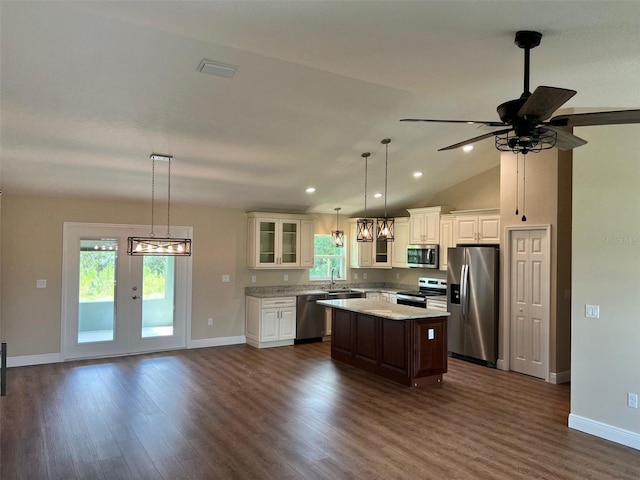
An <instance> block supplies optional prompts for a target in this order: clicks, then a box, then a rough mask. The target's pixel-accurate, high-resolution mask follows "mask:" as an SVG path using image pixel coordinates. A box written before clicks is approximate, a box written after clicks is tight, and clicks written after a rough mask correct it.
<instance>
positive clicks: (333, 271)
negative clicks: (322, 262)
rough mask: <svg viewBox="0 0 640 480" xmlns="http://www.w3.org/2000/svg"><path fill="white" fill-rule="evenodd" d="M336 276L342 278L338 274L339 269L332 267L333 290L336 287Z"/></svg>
mask: <svg viewBox="0 0 640 480" xmlns="http://www.w3.org/2000/svg"><path fill="white" fill-rule="evenodd" d="M334 273H335V274H336V276H337V277H338V278H340V273H339V272H338V267H331V288H333V287H335V286H336V281H335V278H334V277H333V274H334Z"/></svg>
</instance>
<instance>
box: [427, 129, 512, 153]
mask: <svg viewBox="0 0 640 480" xmlns="http://www.w3.org/2000/svg"><path fill="white" fill-rule="evenodd" d="M511 130H513V129H512V128H505V129H502V130H496V131H495V132H491V133H485V134H484V135H480V136H478V137H474V138H470V139H468V140H465V141H463V142H459V143H454V144H453V145H449V146H448V147H443V148H439V149H438V151H439V152H442V151H443V150H453V149H456V148H460V147H464V146H465V145H469V144H470V143H475V142H479V141H480V140H484V139H485V138H489V137H495V136H496V135H502V134H503V133H507V132H510V131H511Z"/></svg>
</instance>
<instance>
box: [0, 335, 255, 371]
mask: <svg viewBox="0 0 640 480" xmlns="http://www.w3.org/2000/svg"><path fill="white" fill-rule="evenodd" d="M241 343H247V338H246V337H245V336H244V335H238V336H236V337H222V338H205V339H202V340H191V341H189V342H188V343H187V348H204V347H221V346H224V345H237V344H241ZM145 353H146V352H145ZM63 361H64V359H63V358H62V354H61V353H46V354H43V355H22V356H18V357H7V367H26V366H29V365H43V364H45V363H60V362H63Z"/></svg>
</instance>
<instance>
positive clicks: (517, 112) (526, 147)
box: [400, 30, 640, 155]
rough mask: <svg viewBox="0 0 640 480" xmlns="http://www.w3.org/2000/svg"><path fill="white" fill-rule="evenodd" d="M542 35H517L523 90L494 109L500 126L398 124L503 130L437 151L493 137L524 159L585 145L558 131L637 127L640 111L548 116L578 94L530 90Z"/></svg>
mask: <svg viewBox="0 0 640 480" xmlns="http://www.w3.org/2000/svg"><path fill="white" fill-rule="evenodd" d="M541 39H542V34H541V33H539V32H534V31H530V30H521V31H518V32H516V36H515V44H516V45H517V46H518V47H520V48H522V49H523V50H524V87H523V92H522V95H521V96H520V98H517V99H514V100H508V101H506V102H504V103H502V104H500V105H499V106H498V108H497V111H498V116H499V117H500V120H501V121H500V122H496V121H481V120H442V119H425V118H404V119H402V120H400V121H401V122H432V123H466V124H480V125H484V126H488V127H496V128H499V127H503V128H501V129H500V130H497V131H493V132H490V133H486V134H484V135H480V136H477V137H474V138H470V139H468V140H465V141H463V142H458V143H455V144H453V145H449V146H447V147H443V148H440V149H439V150H438V151H445V150H453V149H456V148H460V147H464V146H465V145H469V144H471V143H475V142H479V141H481V140H484V139H486V138H491V137H495V146H496V148H497V149H498V150H499V151H503V152H508V151H510V152H512V153H515V154H522V155H526V154H527V153H537V152H540V151H542V150H547V149H550V148H553V147H556V148H557V149H558V150H572V149H574V148H577V147H579V146H581V145H585V144H586V143H587V141H586V140H584V139H582V138H580V137H577V136H575V135H573V134H572V133H569V132H568V131H566V130H563V129H562V128H561V127H577V126H592V125H620V124H625V123H640V110H621V111H609V112H595V113H577V114H568V115H558V116H556V117H553V118H551V115H553V113H554V112H555V111H556V110H558V109H559V108H560V107H561V106H562V105H564V104H565V103H566V102H567V101H569V99H571V98H572V97H573V96H574V95H575V94H576V93H577V92H576V91H575V90H569V89H566V88H557V87H547V86H540V87H538V88H536V89H535V91H534V92H533V93H531V92H530V90H529V76H530V54H531V49H532V48H535V47H537V46H538V45H540V41H541Z"/></svg>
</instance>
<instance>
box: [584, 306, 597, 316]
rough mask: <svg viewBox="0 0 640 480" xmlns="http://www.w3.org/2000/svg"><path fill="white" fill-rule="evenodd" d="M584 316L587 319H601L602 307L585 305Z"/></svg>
mask: <svg viewBox="0 0 640 480" xmlns="http://www.w3.org/2000/svg"><path fill="white" fill-rule="evenodd" d="M584 316H585V317H587V318H600V305H585V308H584Z"/></svg>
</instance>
